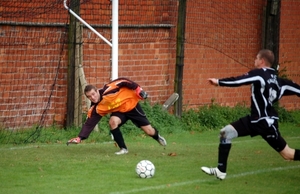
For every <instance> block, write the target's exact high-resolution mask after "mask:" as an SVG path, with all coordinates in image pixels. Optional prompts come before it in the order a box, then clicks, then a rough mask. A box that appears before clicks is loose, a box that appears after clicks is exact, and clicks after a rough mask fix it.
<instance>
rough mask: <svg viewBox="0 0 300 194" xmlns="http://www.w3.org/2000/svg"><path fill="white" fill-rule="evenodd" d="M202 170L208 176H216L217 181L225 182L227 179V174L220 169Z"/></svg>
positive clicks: (205, 168)
mask: <svg viewBox="0 0 300 194" xmlns="http://www.w3.org/2000/svg"><path fill="white" fill-rule="evenodd" d="M201 170H202V171H203V172H205V173H206V174H208V175H215V176H216V177H217V179H220V180H223V179H225V177H226V173H224V172H221V171H220V170H219V169H218V168H208V167H204V166H203V167H201Z"/></svg>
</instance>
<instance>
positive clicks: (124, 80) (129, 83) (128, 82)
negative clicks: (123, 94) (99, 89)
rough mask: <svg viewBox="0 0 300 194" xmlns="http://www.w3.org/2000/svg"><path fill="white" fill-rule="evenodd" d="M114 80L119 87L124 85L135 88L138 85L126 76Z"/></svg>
mask: <svg viewBox="0 0 300 194" xmlns="http://www.w3.org/2000/svg"><path fill="white" fill-rule="evenodd" d="M116 81H117V83H116V85H117V86H118V87H120V88H122V87H126V88H128V89H131V90H135V89H136V88H137V87H138V86H139V85H138V84H137V83H135V82H134V81H131V80H130V79H127V78H119V79H117V80H116Z"/></svg>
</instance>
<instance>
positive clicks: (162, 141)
mask: <svg viewBox="0 0 300 194" xmlns="http://www.w3.org/2000/svg"><path fill="white" fill-rule="evenodd" d="M157 142H158V143H159V144H160V145H162V146H166V145H167V141H166V140H165V138H163V137H162V136H160V135H158V140H157Z"/></svg>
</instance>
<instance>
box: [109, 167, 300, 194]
mask: <svg viewBox="0 0 300 194" xmlns="http://www.w3.org/2000/svg"><path fill="white" fill-rule="evenodd" d="M295 168H300V165H297V166H288V167H277V168H269V169H262V170H257V171H250V172H244V173H240V174H233V175H228V176H227V177H226V179H232V178H239V177H243V176H248V175H254V174H262V173H266V172H274V171H281V170H289V169H295ZM199 171H200V170H199ZM212 178H214V177H211V178H210V179H196V180H193V181H186V182H178V183H172V184H164V185H158V186H151V187H143V188H140V189H132V190H128V191H123V192H112V193H110V194H128V193H138V192H141V191H150V190H157V189H167V188H170V187H178V186H183V185H190V184H194V183H204V182H208V181H212ZM216 181H219V180H217V179H216Z"/></svg>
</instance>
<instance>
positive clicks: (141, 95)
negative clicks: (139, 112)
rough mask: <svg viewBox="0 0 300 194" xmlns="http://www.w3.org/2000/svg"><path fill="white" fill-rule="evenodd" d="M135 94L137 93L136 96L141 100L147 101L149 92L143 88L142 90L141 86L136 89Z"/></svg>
mask: <svg viewBox="0 0 300 194" xmlns="http://www.w3.org/2000/svg"><path fill="white" fill-rule="evenodd" d="M135 92H136V95H137V96H138V97H139V98H140V99H146V98H148V94H147V92H145V91H144V90H143V88H141V87H140V86H138V87H137V88H136V89H135Z"/></svg>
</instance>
